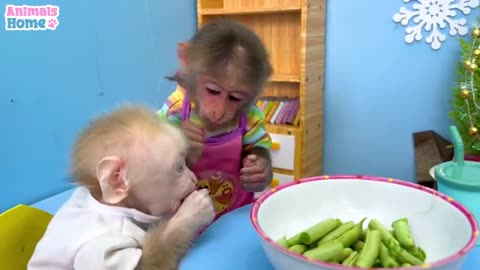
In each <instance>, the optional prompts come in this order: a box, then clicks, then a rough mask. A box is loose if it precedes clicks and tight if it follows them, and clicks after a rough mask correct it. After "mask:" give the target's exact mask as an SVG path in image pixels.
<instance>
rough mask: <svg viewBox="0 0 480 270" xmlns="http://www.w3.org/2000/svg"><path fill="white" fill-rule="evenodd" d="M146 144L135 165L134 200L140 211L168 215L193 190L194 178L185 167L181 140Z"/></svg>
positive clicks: (160, 137)
mask: <svg viewBox="0 0 480 270" xmlns="http://www.w3.org/2000/svg"><path fill="white" fill-rule="evenodd" d="M175 134H176V133H175ZM180 135H181V134H178V136H180ZM150 144H151V148H150V150H149V151H148V153H147V154H146V155H145V158H144V159H142V160H139V161H138V163H137V164H138V166H140V168H139V170H137V171H138V172H140V174H141V177H140V179H138V180H139V182H138V184H137V188H136V189H135V196H134V197H135V198H136V200H138V204H140V205H142V207H143V209H145V210H144V212H147V213H149V214H151V215H155V216H165V215H167V216H171V215H172V214H173V213H175V212H176V210H177V209H178V208H179V207H180V205H181V203H182V201H183V200H184V199H185V198H186V197H187V196H188V195H189V194H190V193H192V192H193V191H194V190H195V189H196V184H197V178H196V177H195V175H194V173H193V172H192V171H191V170H190V169H189V168H188V167H187V166H186V164H185V156H186V149H187V148H186V144H185V143H184V142H183V141H181V140H179V139H178V138H173V137H171V136H169V138H166V136H159V138H158V139H157V140H156V141H152V142H151V143H150Z"/></svg>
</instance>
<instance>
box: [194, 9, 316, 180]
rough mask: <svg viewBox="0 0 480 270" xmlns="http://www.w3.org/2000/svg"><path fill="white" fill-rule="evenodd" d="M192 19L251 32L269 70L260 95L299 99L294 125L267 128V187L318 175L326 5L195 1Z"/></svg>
mask: <svg viewBox="0 0 480 270" xmlns="http://www.w3.org/2000/svg"><path fill="white" fill-rule="evenodd" d="M197 15H198V27H199V28H201V26H202V25H203V24H204V23H205V22H208V21H209V20H211V19H213V18H216V17H219V16H222V17H229V18H230V19H233V20H236V21H238V22H240V23H243V24H245V25H247V26H248V27H249V28H250V29H252V30H253V31H255V32H256V33H257V34H258V35H259V36H260V38H261V39H262V41H263V42H264V44H265V46H266V47H267V49H268V51H269V53H270V56H271V62H272V66H273V69H274V74H273V76H272V77H271V78H270V83H269V85H268V86H267V87H266V88H265V90H264V93H263V96H264V97H290V98H299V100H300V107H299V111H298V114H299V121H298V124H296V125H293V124H292V125H286V124H268V127H267V128H268V131H269V132H270V133H271V135H272V139H273V142H274V147H273V149H272V157H273V166H274V172H275V176H274V181H273V183H272V185H276V184H279V183H283V182H286V181H291V180H293V179H298V178H304V177H309V176H315V175H320V174H322V158H323V81H324V79H323V78H324V59H325V52H324V51H325V49H324V48H325V0H198V1H197Z"/></svg>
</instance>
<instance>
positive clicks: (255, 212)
mask: <svg viewBox="0 0 480 270" xmlns="http://www.w3.org/2000/svg"><path fill="white" fill-rule="evenodd" d="M352 179H358V180H363V181H378V182H386V183H390V184H396V185H402V186H406V187H409V188H415V189H418V190H421V191H423V192H427V193H430V194H432V195H434V196H437V197H440V198H441V199H443V200H445V201H447V202H448V203H450V204H451V205H453V206H454V207H456V208H457V209H458V210H460V211H461V212H462V213H463V215H465V216H466V217H467V219H468V221H469V223H470V226H471V228H472V232H473V233H472V235H471V237H470V240H469V241H468V243H467V245H466V246H465V247H463V248H462V250H460V251H459V252H458V253H456V254H453V255H451V256H449V257H446V258H444V259H442V260H439V261H436V262H433V263H428V264H427V263H426V264H423V265H417V266H413V267H412V266H410V267H399V268H372V269H379V270H380V269H382V270H398V269H409V270H414V269H428V268H431V267H435V266H443V265H446V264H448V263H451V262H454V261H456V260H457V259H459V257H462V256H464V255H465V254H467V253H468V252H469V251H470V250H472V249H473V248H474V247H475V244H476V242H477V238H478V234H479V232H478V230H479V228H478V224H477V221H476V219H475V218H474V217H473V214H472V213H471V212H470V211H469V210H468V209H467V208H465V207H464V206H463V205H462V204H460V203H458V202H456V201H454V200H453V199H451V198H450V197H448V196H447V195H445V194H443V193H440V192H438V191H436V190H434V189H431V188H428V187H425V186H421V185H418V184H415V183H411V182H407V181H402V180H397V179H393V178H385V177H376V176H362V175H334V176H327V175H324V176H315V177H310V178H305V179H300V180H295V181H292V182H289V183H286V184H283V185H280V186H278V187H275V188H272V189H270V190H268V191H266V192H265V193H264V194H262V195H261V196H260V197H259V198H258V199H257V200H256V201H255V203H254V204H253V207H252V209H251V211H250V221H251V223H252V224H253V227H254V228H255V230H256V231H257V233H258V234H259V235H260V237H262V238H263V239H264V240H265V241H267V242H268V243H269V244H270V245H272V246H273V247H274V248H276V249H277V250H278V251H280V252H283V253H286V254H288V255H290V256H291V257H293V258H296V259H297V260H300V261H303V262H307V263H311V264H314V265H318V266H322V267H331V268H334V269H344V270H347V269H359V268H356V267H349V266H342V265H338V264H333V263H327V262H321V261H314V260H308V259H307V258H305V257H304V256H302V255H299V254H297V253H294V252H291V251H289V250H288V249H285V248H283V247H282V246H280V245H279V244H277V243H276V242H275V241H274V240H273V239H271V238H270V237H268V236H267V235H266V234H265V233H264V232H263V230H262V229H261V228H260V226H259V225H258V222H257V220H258V219H257V216H258V210H259V208H260V206H261V204H262V203H263V202H264V201H265V200H266V199H268V197H270V196H271V195H272V194H274V193H275V192H277V191H279V190H282V189H285V188H288V187H290V186H293V185H297V184H301V183H306V182H314V181H324V180H352Z"/></svg>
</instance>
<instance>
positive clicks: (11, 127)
mask: <svg viewBox="0 0 480 270" xmlns="http://www.w3.org/2000/svg"><path fill="white" fill-rule="evenodd" d="M13 2H14V1H12V3H13ZM24 3H25V4H32V5H33V4H56V5H60V8H61V11H60V26H59V28H58V29H57V30H56V31H48V32H6V31H5V30H4V25H3V23H4V20H3V18H2V20H1V21H2V23H0V27H1V29H0V59H1V60H0V62H1V63H2V65H0V110H1V111H0V126H1V131H0V142H1V146H0V149H1V150H0V172H1V178H2V180H0V181H2V188H3V190H2V191H1V192H0V211H2V210H4V209H6V208H8V207H10V206H13V205H15V204H17V203H21V202H22V203H31V202H34V201H36V200H38V199H41V198H44V197H46V196H49V195H51V194H54V193H57V192H59V191H62V190H65V189H67V188H68V187H69V186H68V184H67V181H66V180H67V175H68V174H67V171H66V168H67V165H68V163H67V162H68V154H69V151H70V146H71V143H72V141H73V139H74V136H75V135H76V133H77V132H78V130H79V129H80V128H81V127H82V126H83V125H84V124H85V123H86V121H87V120H88V119H89V118H91V117H93V116H94V115H96V114H97V113H99V112H102V111H104V110H108V109H109V108H110V107H112V106H115V105H117V104H119V103H121V102H123V101H134V102H142V103H147V104H150V105H152V106H159V104H160V103H161V102H162V100H163V99H164V98H165V97H166V95H167V94H168V93H169V91H170V90H171V88H172V87H173V85H172V84H171V83H169V82H166V81H165V80H164V79H163V76H164V75H166V74H168V73H170V72H172V71H173V69H174V68H175V65H176V64H177V62H176V59H175V46H176V43H177V42H179V41H181V40H184V39H186V38H188V37H189V36H190V34H191V33H192V32H193V31H194V30H195V1H194V0H188V1H187V0H182V1H176V2H175V3H174V2H173V1H156V0H130V1H113V0H110V1H94V0H84V1H57V0H51V1H49V2H45V1H40V0H35V1H31V0H28V1H25V2H24ZM401 5H403V1H400V0H397V1H373V0H370V1H349V0H329V1H328V5H327V38H326V42H327V56H326V80H325V91H326V92H325V153H324V157H325V164H324V168H325V173H327V174H334V173H355V174H370V175H383V176H390V177H396V178H400V179H405V180H413V179H414V160H413V157H414V156H413V144H412V132H415V131H420V130H427V129H433V130H436V131H437V132H439V133H440V134H441V135H443V136H446V137H447V138H448V136H447V135H448V133H447V127H448V125H449V123H450V122H449V119H448V116H447V112H448V110H449V105H448V102H449V99H450V91H449V87H450V86H452V80H453V77H454V72H455V63H456V61H457V60H458V56H459V55H458V54H459V46H458V44H457V40H456V38H449V39H447V41H446V42H445V43H444V44H443V47H442V48H441V50H440V51H433V50H432V49H430V47H428V46H427V45H426V44H423V43H421V44H414V45H407V44H405V42H404V41H403V36H404V28H403V27H401V26H400V25H397V24H395V23H393V21H392V15H393V14H394V13H395V12H396V11H397V10H398V9H399V7H400V6H401ZM1 10H2V12H1V13H2V14H3V6H2V7H1ZM470 17H472V16H470ZM318 106H321V104H319V105H318Z"/></svg>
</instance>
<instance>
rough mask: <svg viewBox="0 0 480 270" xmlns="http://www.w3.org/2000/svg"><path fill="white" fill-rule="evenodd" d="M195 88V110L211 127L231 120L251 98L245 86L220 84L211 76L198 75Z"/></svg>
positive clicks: (216, 126)
mask: <svg viewBox="0 0 480 270" xmlns="http://www.w3.org/2000/svg"><path fill="white" fill-rule="evenodd" d="M196 90H197V91H196V98H197V102H196V103H197V104H196V106H197V111H198V113H199V115H200V117H202V119H203V120H204V121H205V122H206V124H207V126H209V127H211V128H218V127H220V126H222V125H225V124H227V123H229V122H231V121H232V120H233V119H234V118H235V117H236V116H237V113H238V112H239V111H240V109H242V108H243V107H244V106H245V104H247V103H248V102H249V101H250V99H251V97H250V95H251V93H250V92H249V91H248V90H247V88H245V87H243V86H238V85H237V86H236V85H232V84H229V83H223V84H221V83H219V82H218V81H217V80H215V79H213V78H211V77H199V79H198V80H197V83H196Z"/></svg>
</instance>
